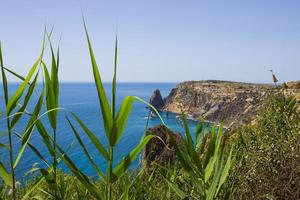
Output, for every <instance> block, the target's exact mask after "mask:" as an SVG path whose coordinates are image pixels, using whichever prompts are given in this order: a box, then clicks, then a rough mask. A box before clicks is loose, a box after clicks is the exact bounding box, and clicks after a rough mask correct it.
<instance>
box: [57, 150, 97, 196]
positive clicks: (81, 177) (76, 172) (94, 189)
mask: <svg viewBox="0 0 300 200" xmlns="http://www.w3.org/2000/svg"><path fill="white" fill-rule="evenodd" d="M56 147H57V148H58V149H59V151H60V152H61V154H62V155H63V156H62V157H61V158H62V160H63V161H64V162H65V164H66V165H67V166H68V168H69V169H70V170H71V171H72V173H73V174H74V175H75V176H76V177H77V179H78V180H79V181H80V182H81V184H83V185H84V186H85V187H86V189H88V190H89V192H90V193H91V194H92V195H93V196H94V197H96V198H97V199H102V196H101V194H100V192H99V189H98V188H97V187H96V186H95V185H94V184H93V183H91V181H90V180H89V179H88V177H87V176H85V175H84V174H83V173H82V172H81V171H80V170H79V169H78V168H77V167H76V165H75V164H74V163H73V162H72V160H71V159H70V158H69V157H68V156H67V154H66V153H65V152H64V151H63V150H62V149H61V148H60V146H59V145H57V144H56Z"/></svg>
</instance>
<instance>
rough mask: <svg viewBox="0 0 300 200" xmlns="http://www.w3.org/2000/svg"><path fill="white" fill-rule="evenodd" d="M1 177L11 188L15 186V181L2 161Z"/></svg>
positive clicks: (0, 164)
mask: <svg viewBox="0 0 300 200" xmlns="http://www.w3.org/2000/svg"><path fill="white" fill-rule="evenodd" d="M0 176H1V178H2V179H3V181H4V182H5V183H6V184H7V185H8V186H10V187H12V186H13V180H12V176H11V174H9V173H8V172H7V171H6V169H5V167H4V166H3V164H2V162H1V161H0Z"/></svg>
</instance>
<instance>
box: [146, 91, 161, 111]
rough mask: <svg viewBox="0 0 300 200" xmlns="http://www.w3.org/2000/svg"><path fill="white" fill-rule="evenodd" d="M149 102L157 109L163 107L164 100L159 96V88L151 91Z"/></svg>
mask: <svg viewBox="0 0 300 200" xmlns="http://www.w3.org/2000/svg"><path fill="white" fill-rule="evenodd" d="M149 103H150V104H151V105H152V106H153V107H154V108H156V109H157V110H161V109H162V108H163V107H164V105H165V102H164V100H163V98H162V96H161V93H160V91H159V89H156V90H155V91H154V92H153V95H152V96H151V98H150V101H149Z"/></svg>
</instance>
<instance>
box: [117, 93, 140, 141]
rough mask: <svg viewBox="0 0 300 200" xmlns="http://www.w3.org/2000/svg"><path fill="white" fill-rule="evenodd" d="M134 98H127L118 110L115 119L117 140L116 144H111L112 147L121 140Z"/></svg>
mask: <svg viewBox="0 0 300 200" xmlns="http://www.w3.org/2000/svg"><path fill="white" fill-rule="evenodd" d="M134 100H135V98H134V97H133V96H127V97H125V99H124V100H123V102H122V105H121V107H120V109H119V112H118V114H117V117H116V127H117V138H116V142H114V143H113V146H114V145H115V144H116V143H118V141H119V140H120V139H121V137H122V135H123V133H124V131H125V128H126V124H127V120H128V117H129V114H130V111H131V108H132V105H133V102H134Z"/></svg>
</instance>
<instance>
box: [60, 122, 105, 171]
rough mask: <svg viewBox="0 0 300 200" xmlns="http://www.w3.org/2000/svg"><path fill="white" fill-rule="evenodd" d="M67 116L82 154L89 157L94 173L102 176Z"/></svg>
mask: <svg viewBox="0 0 300 200" xmlns="http://www.w3.org/2000/svg"><path fill="white" fill-rule="evenodd" d="M66 118H67V121H68V122H69V124H70V126H71V129H72V130H73V132H74V134H75V137H76V139H77V141H78V143H79V145H80V147H81V148H82V150H83V152H84V154H85V155H86V157H87V158H88V159H89V161H90V163H91V165H92V166H93V168H94V170H95V171H96V173H97V174H98V176H99V177H103V174H102V172H101V171H100V169H99V168H98V167H97V165H96V163H95V162H94V160H93V159H92V157H91V156H90V154H89V152H88V150H87V149H86V147H85V145H84V144H83V142H82V140H81V138H80V136H79V133H78V132H77V130H76V129H75V127H74V126H73V124H72V122H71V121H70V119H69V118H68V117H66Z"/></svg>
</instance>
